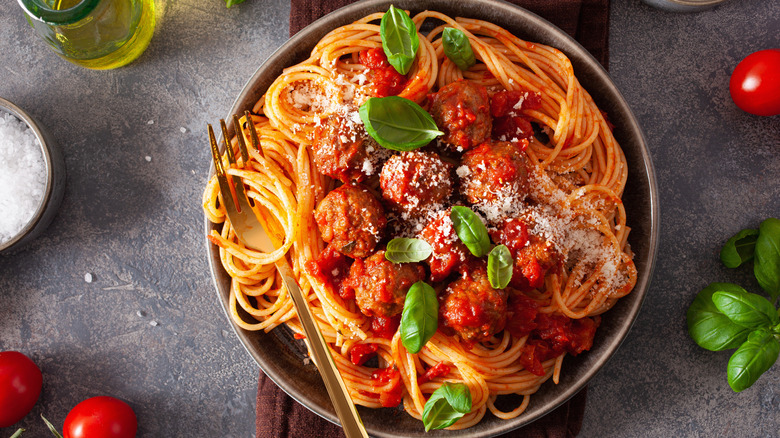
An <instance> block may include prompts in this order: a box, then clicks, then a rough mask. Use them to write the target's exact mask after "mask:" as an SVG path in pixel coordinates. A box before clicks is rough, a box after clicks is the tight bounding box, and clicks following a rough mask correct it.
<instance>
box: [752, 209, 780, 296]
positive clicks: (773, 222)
mask: <svg viewBox="0 0 780 438" xmlns="http://www.w3.org/2000/svg"><path fill="white" fill-rule="evenodd" d="M755 254H756V259H755V261H754V262H753V273H754V274H755V276H756V280H758V284H759V285H760V286H761V288H762V289H764V290H765V291H766V292H767V293H768V294H769V296H770V297H772V301H774V300H776V299H777V297H778V296H780V220H779V219H776V218H773V217H770V218H769V219H766V220H765V221H763V222H761V225H760V226H759V227H758V238H757V239H756V250H755Z"/></svg>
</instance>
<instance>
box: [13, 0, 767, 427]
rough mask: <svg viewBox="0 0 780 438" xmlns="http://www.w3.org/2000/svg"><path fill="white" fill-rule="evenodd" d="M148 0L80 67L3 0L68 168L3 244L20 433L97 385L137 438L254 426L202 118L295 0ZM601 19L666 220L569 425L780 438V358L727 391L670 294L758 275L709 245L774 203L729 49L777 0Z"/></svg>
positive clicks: (619, 7) (628, 9)
mask: <svg viewBox="0 0 780 438" xmlns="http://www.w3.org/2000/svg"><path fill="white" fill-rule="evenodd" d="M158 6H159V7H160V9H161V16H162V19H161V21H160V22H159V23H158V28H157V30H156V34H155V37H154V39H153V40H152V43H151V45H150V47H149V49H148V50H147V52H146V53H144V55H142V57H141V58H140V59H139V60H138V61H136V62H135V63H133V64H131V65H130V66H128V67H125V68H122V69H119V70H115V71H106V72H95V71H89V70H85V69H82V68H80V67H77V66H74V65H71V64H69V63H67V62H65V61H62V60H60V59H59V58H57V57H56V56H55V55H54V54H53V53H52V52H51V51H50V50H49V49H48V48H47V47H46V46H45V45H44V44H43V43H42V42H41V41H40V40H38V39H37V38H36V37H35V35H34V34H33V31H32V29H30V28H29V26H28V25H27V23H26V22H25V19H24V17H23V15H22V13H21V11H20V9H19V7H18V6H17V5H16V2H14V1H7V2H2V3H0V96H2V97H4V98H6V99H9V100H11V101H12V102H14V103H16V104H17V105H19V106H21V107H22V108H25V109H26V110H27V111H29V112H30V113H32V114H33V115H34V116H35V117H37V118H38V119H40V120H41V121H42V122H43V123H45V124H46V125H47V126H48V127H49V128H50V130H51V131H52V133H53V134H54V135H55V136H56V137H57V138H58V139H59V142H60V144H61V145H62V147H63V149H64V153H65V158H66V163H67V166H68V172H69V174H68V187H67V191H66V194H65V199H64V201H63V204H62V207H61V209H60V212H59V215H58V216H57V217H56V218H55V220H54V222H53V223H52V225H51V227H50V228H49V229H48V231H47V232H45V233H44V235H43V236H42V237H40V238H39V239H38V240H37V241H35V242H34V243H33V244H32V245H31V246H30V247H29V248H28V249H27V250H26V251H24V252H22V253H19V254H17V255H14V256H12V257H1V256H0V303H2V304H0V350H20V351H23V352H25V353H26V354H28V355H29V356H31V357H32V358H33V359H34V360H35V361H36V362H37V363H38V364H39V365H40V367H41V369H42V370H43V373H44V387H43V394H42V396H41V399H40V401H39V402H38V404H37V405H36V407H35V408H34V409H33V412H32V414H31V415H29V416H28V417H26V418H25V419H24V420H23V422H22V423H21V425H22V426H24V427H26V428H27V429H28V431H29V432H28V434H27V435H26V436H32V437H44V436H47V433H46V431H45V428H44V426H43V423H42V422H41V421H40V420H39V419H38V416H39V415H40V414H41V413H44V414H45V415H46V416H47V417H48V418H49V419H50V420H52V421H53V422H54V423H55V424H56V425H61V424H62V422H63V421H64V419H65V416H66V414H67V412H68V411H69V410H70V409H71V408H72V407H73V406H74V405H75V404H76V403H77V402H79V401H81V400H83V399H85V398H87V397H91V396H95V395H113V396H116V397H120V398H122V399H125V400H127V401H128V402H129V403H130V405H131V406H132V407H133V409H134V410H135V411H136V413H137V414H138V418H139V434H138V435H139V436H140V437H180V436H181V437H183V436H197V437H252V436H254V417H255V415H254V406H255V402H254V398H255V385H256V375H257V368H256V365H255V364H254V363H253V362H252V360H251V358H250V356H249V355H248V354H247V353H246V352H245V351H244V349H243V347H242V346H241V345H240V344H239V342H238V340H237V338H236V336H235V335H234V334H233V333H232V331H230V327H229V325H228V321H227V319H226V318H225V316H224V315H223V313H222V310H221V309H220V307H219V305H218V303H217V300H216V295H215V293H214V290H213V286H212V283H211V280H210V278H209V276H208V273H207V264H206V257H205V250H204V245H205V243H204V239H203V236H202V233H201V228H202V227H201V225H202V213H201V210H200V203H201V191H202V188H203V185H204V183H205V180H206V175H207V171H208V163H209V157H208V154H207V150H206V144H205V134H204V127H205V124H206V123H207V122H214V121H216V120H218V119H219V117H222V116H224V114H225V113H226V112H227V110H228V109H229V108H230V106H231V104H232V102H233V99H234V98H235V96H237V95H238V93H239V91H240V89H241V87H242V86H243V84H244V82H245V81H246V80H247V79H248V78H249V77H250V75H251V74H252V73H253V72H254V70H255V69H256V68H257V66H258V65H259V64H260V63H261V62H262V61H263V60H264V59H265V58H266V57H268V55H270V53H271V52H272V51H273V50H274V49H275V48H276V47H278V46H279V45H280V44H281V43H282V42H284V41H285V40H286V39H287V18H288V13H289V3H288V2H287V1H284V0H248V1H247V2H246V3H244V4H242V5H240V6H237V7H234V8H232V9H230V10H227V9H225V7H224V1H222V0H208V1H204V0H176V1H173V0H167V3H166V2H164V1H160V0H158ZM611 17H612V21H611V38H610V44H611V64H610V71H611V74H612V76H613V78H614V80H615V82H616V83H617V85H618V86H619V88H620V89H621V90H622V91H623V93H624V95H625V97H626V99H627V100H628V102H629V104H630V105H631V106H632V108H633V109H634V111H635V113H636V115H637V117H638V118H639V120H640V122H641V123H642V125H643V127H644V130H645V133H646V135H647V138H648V141H649V145H650V148H651V151H652V154H653V157H654V160H655V166H656V170H657V173H658V177H659V188H660V194H661V225H662V231H661V243H660V255H659V258H658V261H657V265H656V270H655V275H654V278H653V283H652V286H651V289H650V291H649V294H648V296H647V299H646V301H645V305H644V308H643V310H642V313H641V314H640V316H639V319H638V320H637V322H636V325H635V326H634V329H633V330H632V332H631V334H630V335H629V337H628V339H627V340H626V342H625V343H624V345H623V346H622V347H621V349H620V350H619V351H618V353H617V354H616V355H615V357H614V358H613V359H612V360H611V361H610V362H609V364H608V365H607V366H606V368H605V369H604V370H603V371H602V372H601V373H600V374H599V375H598V376H597V377H596V378H595V379H594V380H593V382H592V384H591V385H590V388H589V394H588V397H589V400H588V407H587V411H586V416H585V422H584V425H583V429H582V433H581V436H584V437H611V436H614V437H667V436H694V437H698V436H700V437H709V436H737V437H778V436H780V389H778V388H780V365H776V366H775V367H774V368H773V369H772V370H771V371H769V372H768V373H767V374H765V375H764V376H763V377H762V378H761V379H760V380H759V381H758V382H757V383H756V384H755V385H754V386H753V387H752V388H751V389H749V390H747V391H744V392H743V393H740V394H734V393H732V392H731V390H730V389H729V388H728V386H727V384H726V378H725V369H726V362H727V361H728V355H729V354H728V353H727V352H723V353H711V352H707V351H704V350H702V349H700V348H698V347H696V346H695V344H693V342H692V341H691V340H690V339H689V338H688V336H687V334H686V330H685V310H686V308H687V306H688V304H689V303H690V301H691V300H692V299H693V297H694V295H695V294H696V292H697V291H698V290H699V289H701V288H702V287H704V286H705V285H706V284H708V283H709V282H711V281H718V280H720V281H735V282H739V283H741V284H743V285H745V286H746V287H749V288H752V289H753V290H756V289H757V286H756V284H755V281H754V280H752V279H751V277H750V276H749V275H747V274H746V273H745V272H743V271H740V272H734V271H729V270H727V269H726V268H723V267H722V265H721V264H720V262H719V261H718V258H717V254H718V251H719V248H720V245H721V244H722V243H723V242H724V241H725V240H726V239H727V238H728V237H729V236H731V235H732V234H733V233H735V232H736V231H738V230H740V229H742V228H745V227H755V226H756V225H757V224H758V223H759V222H760V221H761V220H762V219H763V218H765V217H767V216H778V215H780V178H778V173H780V117H773V118H759V117H754V116H750V115H747V114H745V113H742V112H740V111H739V110H738V109H737V108H736V107H735V106H734V105H733V104H732V102H731V100H730V98H729V95H728V86H727V83H728V78H729V74H730V72H731V70H732V69H733V67H734V66H735V65H736V63H737V62H738V61H739V60H740V59H741V58H742V57H744V56H746V55H747V54H748V53H751V52H753V51H755V50H759V49H764V48H770V47H780V3H778V2H776V1H769V0H766V1H758V0H741V1H737V0H732V1H731V2H727V3H726V4H724V5H722V6H719V7H717V8H715V9H713V10H710V11H706V12H701V13H696V14H682V15H680V14H672V13H667V12H663V11H659V10H656V9H652V8H650V7H648V6H646V5H644V4H642V3H640V2H639V1H638V0H631V1H626V0H615V1H614V2H613V5H612V12H611ZM150 122H153V123H150ZM182 127H183V128H185V130H186V132H183V133H182V132H181V131H180V128H182ZM146 157H150V158H151V161H148V160H147V159H146ZM87 273H90V274H92V276H93V281H92V282H91V283H87V282H85V280H84V275H85V274H87ZM12 432H13V429H11V428H8V429H0V437H5V436H10V435H11V433H12Z"/></svg>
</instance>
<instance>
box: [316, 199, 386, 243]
mask: <svg viewBox="0 0 780 438" xmlns="http://www.w3.org/2000/svg"><path fill="white" fill-rule="evenodd" d="M314 220H315V221H317V226H318V227H319V229H320V233H321V234H322V240H324V241H325V242H328V243H329V244H330V245H331V246H333V247H334V248H335V249H336V250H338V251H339V252H340V253H342V254H344V255H347V256H350V257H352V258H358V257H366V256H368V255H369V254H371V253H372V252H373V251H374V248H375V247H376V244H377V243H379V241H380V240H381V239H382V234H383V233H384V231H385V226H386V225H387V219H386V218H385V211H384V209H383V208H382V204H381V203H380V202H379V200H378V199H376V197H375V196H374V195H372V194H371V192H369V191H368V190H367V189H366V188H365V187H363V186H361V185H359V184H358V185H349V184H344V185H343V186H341V187H339V188H337V189H335V190H333V191H331V192H330V193H328V194H327V196H325V198H324V199H323V200H322V201H321V202H320V204H319V205H318V206H317V209H316V210H314Z"/></svg>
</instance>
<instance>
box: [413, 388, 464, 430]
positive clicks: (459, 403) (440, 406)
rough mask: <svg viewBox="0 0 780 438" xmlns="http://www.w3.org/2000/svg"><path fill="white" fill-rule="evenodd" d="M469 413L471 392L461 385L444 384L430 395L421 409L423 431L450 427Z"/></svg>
mask: <svg viewBox="0 0 780 438" xmlns="http://www.w3.org/2000/svg"><path fill="white" fill-rule="evenodd" d="M469 411H471V391H469V387H468V386H466V385H465V384H463V383H450V382H446V383H444V384H443V385H442V386H440V387H439V389H437V390H436V391H434V392H433V394H431V398H429V399H428V401H427V402H426V403H425V408H423V415H422V420H423V425H425V431H426V432H428V431H430V430H431V429H444V428H445V427H449V426H452V425H453V424H455V422H456V421H458V420H459V419H460V418H461V417H463V416H464V415H466V414H468V413H469Z"/></svg>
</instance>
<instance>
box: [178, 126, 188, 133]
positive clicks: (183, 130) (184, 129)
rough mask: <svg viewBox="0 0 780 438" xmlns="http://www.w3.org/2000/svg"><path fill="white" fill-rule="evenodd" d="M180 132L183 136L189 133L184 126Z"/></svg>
mask: <svg viewBox="0 0 780 438" xmlns="http://www.w3.org/2000/svg"><path fill="white" fill-rule="evenodd" d="M179 132H181V133H182V134H184V133H186V132H187V128H185V127H184V126H182V127H181V128H179Z"/></svg>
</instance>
